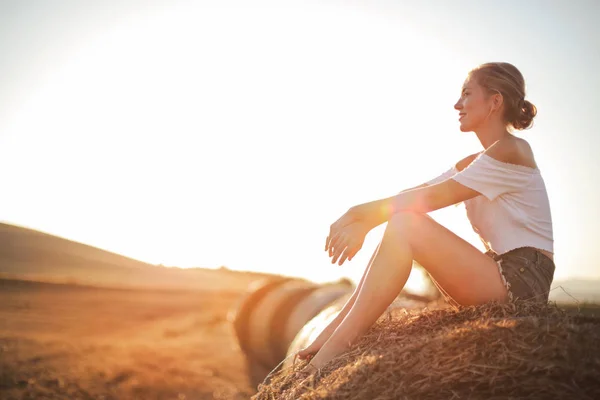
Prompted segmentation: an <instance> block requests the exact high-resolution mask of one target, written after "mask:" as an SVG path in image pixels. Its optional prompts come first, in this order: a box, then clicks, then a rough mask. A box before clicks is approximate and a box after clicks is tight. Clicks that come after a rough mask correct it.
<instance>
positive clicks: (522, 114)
mask: <svg viewBox="0 0 600 400" xmlns="http://www.w3.org/2000/svg"><path fill="white" fill-rule="evenodd" d="M536 114H537V108H536V107H535V106H534V105H533V104H532V103H531V102H530V101H528V100H524V99H523V100H521V101H520V102H519V107H518V111H517V115H516V118H515V120H514V121H512V122H511V125H512V126H513V127H514V128H515V129H519V130H522V129H527V128H530V127H531V125H532V124H533V118H534V117H535V116H536Z"/></svg>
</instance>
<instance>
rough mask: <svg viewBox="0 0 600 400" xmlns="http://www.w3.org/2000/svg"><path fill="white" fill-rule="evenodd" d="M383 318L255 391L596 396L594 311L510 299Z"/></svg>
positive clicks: (353, 395)
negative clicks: (320, 360)
mask: <svg viewBox="0 0 600 400" xmlns="http://www.w3.org/2000/svg"><path fill="white" fill-rule="evenodd" d="M389 315H390V317H389V318H388V317H387V316H386V315H384V316H382V318H380V319H379V320H378V321H377V322H376V323H375V324H374V325H373V327H371V329H370V330H369V331H368V332H367V333H366V334H365V335H364V336H363V337H362V338H360V340H358V341H357V342H356V343H355V344H354V345H353V346H352V347H351V348H350V349H349V350H348V351H346V352H345V353H343V354H341V355H339V356H338V357H336V358H335V359H334V360H332V361H331V362H329V363H328V364H327V365H325V366H324V367H323V368H322V369H321V370H320V371H318V372H316V373H312V374H310V375H309V376H308V377H307V378H305V379H304V380H300V379H298V374H297V372H298V371H300V370H301V368H302V367H304V366H305V365H306V362H304V361H300V362H297V363H296V365H295V366H294V367H293V368H283V369H282V370H281V371H279V372H277V373H275V374H273V375H272V376H270V379H268V382H267V384H265V385H260V386H259V388H258V393H257V394H256V395H255V396H254V397H253V399H255V400H263V399H273V398H275V399H377V400H387V399H390V400H391V399H416V400H427V399H436V400H437V399H450V398H456V399H458V398H463V399H600V318H598V317H589V316H587V317H586V316H581V315H569V314H567V313H566V312H565V311H563V310H561V309H560V308H559V307H557V306H556V305H555V304H548V305H537V304H533V303H530V302H523V301H518V302H516V303H511V304H497V303H490V304H486V305H481V306H471V307H461V308H450V307H446V308H441V309H436V310H424V311H422V312H407V311H406V310H403V311H400V312H396V310H393V311H392V312H391V313H390V314H389Z"/></svg>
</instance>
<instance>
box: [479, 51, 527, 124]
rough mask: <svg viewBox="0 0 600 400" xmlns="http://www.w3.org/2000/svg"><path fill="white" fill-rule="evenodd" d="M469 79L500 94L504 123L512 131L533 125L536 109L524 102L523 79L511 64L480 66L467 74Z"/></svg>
mask: <svg viewBox="0 0 600 400" xmlns="http://www.w3.org/2000/svg"><path fill="white" fill-rule="evenodd" d="M469 78H470V79H475V81H476V82H477V83H478V84H480V85H481V86H483V87H484V88H485V89H486V90H487V91H488V92H490V93H500V94H501V95H502V98H503V101H504V122H505V123H506V124H507V125H510V126H512V127H513V128H514V129H519V130H522V129H527V128H530V127H531V125H532V124H533V118H534V117H535V116H536V114H537V108H536V107H535V106H534V105H533V104H532V103H531V102H529V101H528V100H525V79H524V78H523V75H522V74H521V72H520V71H519V70H518V69H517V67H515V66H514V65H512V64H509V63H504V62H492V63H485V64H481V65H480V66H478V67H476V68H474V69H473V70H471V72H469Z"/></svg>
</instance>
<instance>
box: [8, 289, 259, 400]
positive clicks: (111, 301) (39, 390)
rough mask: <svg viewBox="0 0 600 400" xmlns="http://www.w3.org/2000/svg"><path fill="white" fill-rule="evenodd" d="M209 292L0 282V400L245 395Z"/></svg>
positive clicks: (247, 386)
mask: <svg viewBox="0 0 600 400" xmlns="http://www.w3.org/2000/svg"><path fill="white" fill-rule="evenodd" d="M217 293H218V294H217V295H215V292H193V291H182V290H179V291H175V290H172V291H167V290H163V291H161V290H140V289H109V288H94V287H87V286H79V285H67V284H48V283H36V282H26V281H18V280H0V398H1V399H4V400H11V399H104V400H110V399H124V400H126V399H177V400H184V399H185V400H190V399H248V398H249V397H250V396H251V395H252V394H253V393H254V392H255V390H254V386H253V385H252V383H251V382H250V380H249V378H248V376H249V371H248V370H247V367H246V365H245V361H244V357H243V356H242V354H241V352H240V350H239V349H238V347H237V345H236V341H235V338H234V336H233V331H232V329H231V327H230V324H229V322H228V321H227V312H228V310H229V309H230V308H231V307H233V306H234V305H235V303H236V302H237V300H238V299H239V296H240V295H241V293H239V292H235V291H232V292H217Z"/></svg>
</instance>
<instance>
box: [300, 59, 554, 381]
mask: <svg viewBox="0 0 600 400" xmlns="http://www.w3.org/2000/svg"><path fill="white" fill-rule="evenodd" d="M454 108H455V109H456V110H457V111H458V113H459V121H460V130H461V131H463V132H475V134H476V135H477V138H478V139H479V141H480V142H481V145H482V146H483V151H481V152H480V153H476V154H472V155H470V156H468V157H465V158H464V159H462V160H460V161H459V162H458V163H456V165H455V166H454V167H452V168H451V169H450V170H449V171H447V172H446V173H444V174H442V175H441V176H439V177H438V178H436V179H433V180H431V181H429V182H427V183H425V184H423V185H420V186H417V187H414V188H411V189H408V190H405V191H403V192H400V193H399V194H398V195H396V196H393V197H390V198H387V199H383V200H378V201H373V202H370V203H366V204H361V205H358V206H355V207H352V208H351V209H350V210H348V212H346V213H345V214H344V215H343V216H342V217H341V218H340V219H338V220H337V221H336V222H335V223H334V224H333V225H331V229H330V232H329V236H328V237H327V242H326V246H325V250H326V251H328V252H329V256H330V257H332V263H335V262H339V265H342V264H343V263H344V261H346V260H351V259H352V257H354V255H355V254H356V253H357V252H358V250H360V248H361V246H362V244H363V241H364V238H365V236H366V234H367V233H368V232H369V231H370V230H371V229H373V228H374V227H375V226H377V225H379V224H381V223H383V222H386V221H387V222H388V224H387V228H386V230H385V233H384V235H383V238H382V240H381V243H380V244H379V246H378V248H377V249H376V250H375V253H374V254H373V257H372V258H371V261H370V262H369V264H368V266H367V268H366V269H365V273H364V275H363V277H362V279H361V280H360V282H359V284H358V286H357V288H356V290H355V291H354V293H353V295H352V297H351V298H350V299H349V300H348V302H347V303H346V304H345V306H344V308H343V309H342V310H341V311H340V313H339V315H338V316H337V318H336V319H335V320H334V321H332V322H331V324H330V325H329V326H327V327H326V328H325V329H324V330H323V332H322V333H321V334H320V335H319V337H317V339H315V341H314V342H313V343H312V344H311V345H310V346H308V347H307V348H305V349H303V350H302V351H300V352H299V353H298V356H299V357H300V358H303V359H306V358H311V361H310V363H309V364H308V365H307V367H306V371H308V372H311V371H312V370H318V369H319V368H321V367H322V366H323V365H325V364H326V363H327V362H329V361H330V360H331V359H332V358H333V357H335V356H336V355H338V354H340V353H342V352H344V351H345V350H346V349H348V347H349V346H350V345H351V344H352V343H354V342H355V341H356V340H357V339H359V338H360V336H362V335H363V334H364V333H365V332H366V331H367V329H368V328H369V327H370V326H371V325H372V324H373V323H374V322H375V321H376V320H377V318H378V317H379V316H380V315H381V314H382V313H383V312H384V311H385V310H386V308H387V307H388V306H389V305H390V303H391V302H392V301H393V300H394V298H395V297H396V296H397V295H398V293H399V292H400V291H401V290H402V288H403V287H404V284H405V283H406V281H407V279H408V275H409V273H410V270H411V266H412V263H413V260H416V261H417V262H418V263H419V264H421V265H422V266H423V267H424V268H425V269H426V270H427V271H428V273H429V274H430V276H431V277H432V279H433V281H434V282H435V284H436V285H437V286H438V288H439V289H440V291H441V292H442V293H443V294H444V295H445V296H446V298H447V299H448V300H449V301H450V302H451V303H453V304H458V305H475V304H483V303H487V302H491V301H497V302H509V301H514V300H515V299H517V298H521V299H529V300H534V301H540V302H547V300H548V291H549V289H550V284H551V282H552V279H553V276H554V268H555V267H554V261H553V236H552V220H551V215H550V206H549V202H548V196H547V192H546V187H545V185H544V181H543V179H542V176H541V174H540V171H539V169H538V168H537V165H536V163H535V159H534V157H533V152H532V150H531V148H530V146H529V144H528V143H527V142H526V141H525V140H523V139H520V138H517V137H515V136H513V135H512V134H511V131H512V130H513V129H518V130H521V129H526V128H528V127H529V126H530V125H531V123H532V121H533V118H534V117H535V115H536V112H537V110H536V108H535V106H534V105H533V104H531V103H530V102H529V101H527V100H525V82H524V79H523V76H522V75H521V73H520V72H519V70H518V69H517V68H516V67H514V66H513V65H511V64H508V63H487V64H483V65H481V66H479V67H477V68H475V69H474V70H472V71H471V72H470V73H469V74H468V76H467V79H466V81H465V83H464V85H463V88H462V93H461V96H460V98H459V99H458V102H457V103H456V104H455V105H454ZM461 202H464V203H465V206H466V210H467V216H468V218H469V221H470V222H471V225H472V226H473V229H474V230H475V231H476V232H477V233H478V234H479V236H480V237H481V239H482V241H483V242H484V244H485V247H486V250H487V251H486V252H485V253H482V252H480V251H479V250H478V249H476V248H475V247H473V246H472V245H470V244H469V243H467V242H466V241H464V240H463V239H461V238H459V237H458V236H456V235H455V234H454V233H452V232H451V231H449V230H447V229H446V228H444V227H443V226H441V225H439V224H437V223H436V222H435V221H434V220H433V219H431V218H429V217H428V216H427V213H428V212H430V211H434V210H438V209H440V208H444V207H447V206H449V205H451V204H456V203H461Z"/></svg>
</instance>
